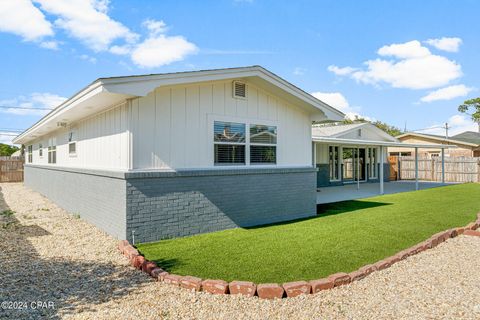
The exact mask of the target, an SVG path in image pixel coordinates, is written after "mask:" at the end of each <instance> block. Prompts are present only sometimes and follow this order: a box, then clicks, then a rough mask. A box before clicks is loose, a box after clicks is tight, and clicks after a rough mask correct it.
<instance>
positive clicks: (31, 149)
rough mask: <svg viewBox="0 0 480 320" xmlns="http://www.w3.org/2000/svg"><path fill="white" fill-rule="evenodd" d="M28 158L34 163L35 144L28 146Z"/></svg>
mask: <svg viewBox="0 0 480 320" xmlns="http://www.w3.org/2000/svg"><path fill="white" fill-rule="evenodd" d="M27 155H28V157H27V160H28V163H32V161H33V146H32V145H30V146H28V147H27Z"/></svg>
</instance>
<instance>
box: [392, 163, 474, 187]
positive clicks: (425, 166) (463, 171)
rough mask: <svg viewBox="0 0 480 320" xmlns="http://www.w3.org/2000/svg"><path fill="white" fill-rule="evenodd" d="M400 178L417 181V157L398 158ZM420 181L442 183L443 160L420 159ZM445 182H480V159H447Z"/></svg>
mask: <svg viewBox="0 0 480 320" xmlns="http://www.w3.org/2000/svg"><path fill="white" fill-rule="evenodd" d="M398 168H399V178H400V179H401V180H414V179H415V157H399V158H398ZM418 179H419V180H427V181H442V158H441V157H438V158H418ZM445 182H480V158H467V157H451V158H450V157H449V158H447V157H446V158H445Z"/></svg>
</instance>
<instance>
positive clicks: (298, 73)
mask: <svg viewBox="0 0 480 320" xmlns="http://www.w3.org/2000/svg"><path fill="white" fill-rule="evenodd" d="M306 71H307V69H305V68H300V67H296V68H295V69H293V74H294V75H296V76H303V75H304V74H305V72H306Z"/></svg>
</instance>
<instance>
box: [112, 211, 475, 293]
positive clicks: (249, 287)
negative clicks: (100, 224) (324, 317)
mask: <svg viewBox="0 0 480 320" xmlns="http://www.w3.org/2000/svg"><path fill="white" fill-rule="evenodd" d="M479 227H480V212H479V213H478V214H477V220H476V221H475V222H471V223H469V224H468V225H467V226H465V227H458V228H453V229H449V230H446V231H442V232H439V233H436V234H434V235H433V236H431V237H430V238H429V239H427V240H425V241H423V242H420V243H418V244H416V245H414V246H413V247H410V248H408V249H405V250H402V251H400V252H398V253H397V254H395V255H393V256H391V257H388V258H385V259H383V260H380V261H378V262H376V263H373V264H368V265H365V266H363V267H361V268H359V269H358V270H356V271H352V272H350V273H345V272H338V273H335V274H331V275H329V276H328V277H325V278H322V279H317V280H311V281H293V282H287V283H284V284H282V285H280V284H278V283H261V284H255V283H253V282H249V281H237V280H235V281H232V282H230V283H228V282H226V281H224V280H219V279H218V280H215V279H206V280H203V279H201V278H198V277H195V276H180V275H177V274H171V273H168V272H167V271H165V270H163V269H162V268H160V267H158V266H157V264H156V263H155V262H153V261H148V260H147V259H145V257H143V256H142V255H141V254H140V253H139V252H138V250H137V249H135V247H133V246H132V245H131V244H130V243H129V242H128V241H127V240H122V241H120V242H119V243H118V249H119V250H120V252H122V254H123V255H124V256H125V257H126V258H127V259H129V261H130V264H131V265H132V266H133V267H135V268H136V269H138V270H142V271H143V272H145V273H147V274H149V275H150V276H152V277H153V278H155V279H156V280H158V281H162V282H164V283H168V284H171V285H174V286H177V287H181V288H184V289H188V290H192V291H204V292H208V293H211V294H241V295H245V296H250V297H251V296H255V295H257V296H258V297H259V298H262V299H275V298H279V299H281V298H285V297H289V298H291V297H296V296H298V295H302V294H314V293H317V292H319V291H322V290H328V289H331V288H334V287H338V286H342V285H346V284H349V283H351V282H353V281H358V280H361V279H363V278H365V277H366V276H368V275H369V274H371V273H372V272H375V271H380V270H383V269H386V268H388V267H390V266H392V265H393V264H395V263H397V262H399V261H401V260H404V259H406V258H407V257H409V256H413V255H415V254H417V253H420V252H422V251H425V250H428V249H431V248H434V247H436V246H437V245H439V244H440V243H442V242H444V241H446V240H447V239H450V238H454V237H456V236H458V235H461V234H463V235H468V236H477V237H480V231H476V230H477V229H478V228H479Z"/></svg>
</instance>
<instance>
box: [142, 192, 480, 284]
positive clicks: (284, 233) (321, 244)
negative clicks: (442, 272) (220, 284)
mask: <svg viewBox="0 0 480 320" xmlns="http://www.w3.org/2000/svg"><path fill="white" fill-rule="evenodd" d="M478 211H480V184H473V183H470V184H462V185H451V186H446V187H438V188H432V189H427V190H421V191H416V192H404V193H397V194H390V195H383V196H377V197H372V198H368V199H362V200H354V201H343V202H338V203H333V204H329V205H325V206H323V207H319V214H318V215H317V216H316V217H313V218H309V219H305V220H301V221H293V222H287V223H281V224H276V225H269V226H261V227H255V228H238V229H231V230H225V231H219V232H213V233H208V234H201V235H196V236H192V237H186V238H178V239H170V240H162V241H159V242H154V243H145V244H140V245H138V248H139V250H140V251H141V252H142V253H143V254H144V255H145V257H146V258H147V259H149V260H153V261H156V262H157V263H158V264H159V266H161V267H162V268H164V269H166V270H167V271H169V272H171V273H175V274H180V275H193V276H197V277H200V278H203V279H223V280H226V281H231V280H247V281H253V282H257V283H261V282H263V283H265V282H278V283H282V282H287V281H293V280H311V279H318V278H322V277H324V276H327V275H329V274H332V273H335V272H341V271H343V272H350V271H353V270H356V269H357V268H359V267H360V266H363V265H365V264H369V263H373V262H376V261H378V260H381V259H383V258H385V257H388V256H391V255H393V254H395V253H397V252H398V251H401V250H403V249H405V248H408V247H410V246H412V245H414V244H416V243H419V242H421V241H423V240H425V239H427V238H429V237H430V236H431V235H433V234H435V233H437V232H439V231H442V230H446V229H449V228H452V227H457V226H464V225H466V224H468V223H469V222H471V221H474V220H475V217H476V213H477V212H478Z"/></svg>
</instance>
